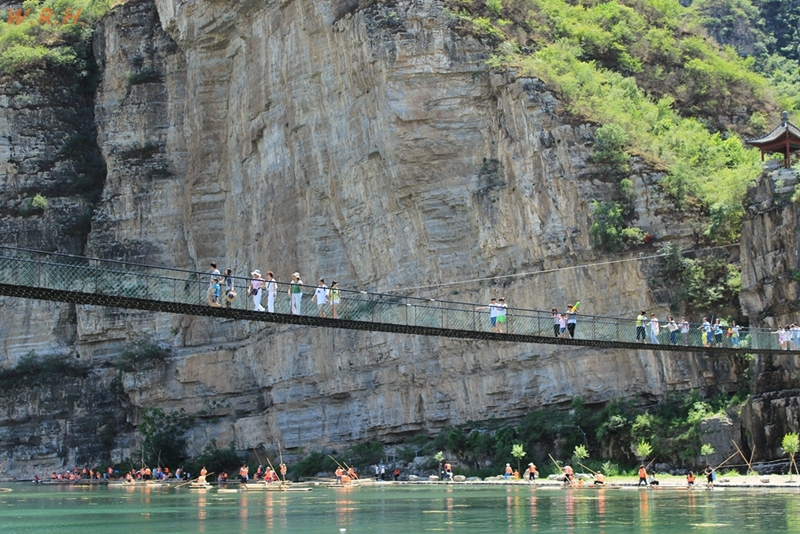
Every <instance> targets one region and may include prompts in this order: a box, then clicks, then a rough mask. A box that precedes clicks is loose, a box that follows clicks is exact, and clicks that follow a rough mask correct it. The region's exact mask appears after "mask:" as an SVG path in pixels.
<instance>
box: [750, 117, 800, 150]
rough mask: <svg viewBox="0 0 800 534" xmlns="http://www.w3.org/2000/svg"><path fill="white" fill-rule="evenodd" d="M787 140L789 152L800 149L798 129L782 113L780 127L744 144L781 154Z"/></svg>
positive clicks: (799, 131)
mask: <svg viewBox="0 0 800 534" xmlns="http://www.w3.org/2000/svg"><path fill="white" fill-rule="evenodd" d="M787 138H788V140H789V146H790V147H791V150H798V149H800V128H798V127H797V126H795V125H794V124H792V123H791V122H789V118H788V114H787V113H786V112H784V114H783V120H782V121H781V124H780V125H778V126H777V127H776V128H775V129H773V130H772V131H771V132H769V133H768V134H766V135H763V136H761V137H759V138H756V139H748V140H747V141H746V143H747V144H748V145H750V146H754V147H758V148H761V149H762V150H774V149H780V150H779V151H780V152H783V151H784V150H785V147H786V140H787Z"/></svg>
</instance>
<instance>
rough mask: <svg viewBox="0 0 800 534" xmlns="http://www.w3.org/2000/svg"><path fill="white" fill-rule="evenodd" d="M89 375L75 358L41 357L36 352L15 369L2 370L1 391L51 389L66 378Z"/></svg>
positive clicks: (0, 370)
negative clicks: (50, 387)
mask: <svg viewBox="0 0 800 534" xmlns="http://www.w3.org/2000/svg"><path fill="white" fill-rule="evenodd" d="M88 374H89V373H88V367H87V366H86V365H83V364H81V363H80V362H79V361H78V360H75V359H74V358H68V357H63V356H43V357H39V356H37V355H36V354H35V353H34V352H29V353H28V354H26V355H25V356H23V357H22V358H20V360H19V361H18V362H17V365H15V366H14V367H8V368H5V369H0V390H2V391H13V390H14V389H16V388H35V387H49V386H52V385H55V384H58V383H60V382H63V381H64V379H66V378H77V379H80V378H86V377H87V376H88Z"/></svg>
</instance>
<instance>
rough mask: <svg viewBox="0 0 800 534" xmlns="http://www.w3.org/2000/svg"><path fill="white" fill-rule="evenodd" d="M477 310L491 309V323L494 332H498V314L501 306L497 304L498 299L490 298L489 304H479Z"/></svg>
mask: <svg viewBox="0 0 800 534" xmlns="http://www.w3.org/2000/svg"><path fill="white" fill-rule="evenodd" d="M475 309H476V310H489V324H490V325H491V326H492V332H497V314H498V313H499V312H500V308H499V306H498V305H497V299H496V298H494V297H492V298H490V299H489V305H488V306H478V307H476V308H475Z"/></svg>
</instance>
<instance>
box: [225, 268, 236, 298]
mask: <svg viewBox="0 0 800 534" xmlns="http://www.w3.org/2000/svg"><path fill="white" fill-rule="evenodd" d="M234 300H236V291H234V290H233V271H232V270H231V269H225V307H226V308H230V307H231V304H232V303H233V301H234Z"/></svg>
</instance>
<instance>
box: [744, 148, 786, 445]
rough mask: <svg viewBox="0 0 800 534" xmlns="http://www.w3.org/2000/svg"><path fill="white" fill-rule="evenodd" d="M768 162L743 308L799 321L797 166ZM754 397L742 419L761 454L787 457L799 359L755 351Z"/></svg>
mask: <svg viewBox="0 0 800 534" xmlns="http://www.w3.org/2000/svg"><path fill="white" fill-rule="evenodd" d="M776 164H777V162H772V164H770V165H769V166H768V167H767V171H766V172H765V174H764V176H763V177H762V178H761V180H760V181H759V182H758V184H757V185H756V186H755V187H753V188H752V189H751V190H750V195H749V200H750V203H749V206H748V210H747V219H746V221H745V223H744V225H743V227H742V241H741V257H742V295H741V302H742V308H743V311H744V312H745V313H746V314H748V315H749V316H750V318H751V321H752V323H754V324H756V325H758V326H765V327H770V328H777V327H778V326H781V325H787V324H791V323H800V300H799V299H800V279H798V274H800V232H798V229H799V228H800V220H798V208H797V206H796V205H794V204H793V203H792V202H791V197H792V195H793V194H794V191H795V188H796V187H797V183H798V179H797V174H796V171H794V170H786V169H778V168H776ZM751 373H752V376H753V397H752V399H751V400H750V401H749V402H748V404H747V405H746V406H745V410H744V412H743V422H744V424H745V429H746V431H747V434H748V438H749V441H750V443H751V444H752V445H755V446H756V455H757V458H760V459H770V458H774V457H779V456H783V452H782V451H781V450H780V444H781V440H782V438H783V436H784V435H785V434H786V433H788V432H797V431H798V430H800V415H798V414H800V358H798V357H797V356H762V355H758V354H757V355H755V360H754V362H753V365H752V369H751Z"/></svg>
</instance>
